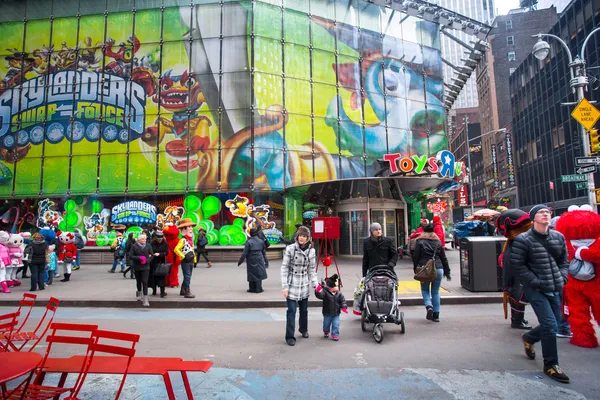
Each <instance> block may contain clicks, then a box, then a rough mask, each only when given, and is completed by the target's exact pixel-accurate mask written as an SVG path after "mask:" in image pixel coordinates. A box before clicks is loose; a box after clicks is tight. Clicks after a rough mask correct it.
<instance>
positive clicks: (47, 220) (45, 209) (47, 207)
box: [36, 199, 63, 230]
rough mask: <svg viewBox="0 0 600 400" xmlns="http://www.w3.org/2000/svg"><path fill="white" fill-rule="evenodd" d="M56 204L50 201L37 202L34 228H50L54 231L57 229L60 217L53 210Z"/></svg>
mask: <svg viewBox="0 0 600 400" xmlns="http://www.w3.org/2000/svg"><path fill="white" fill-rule="evenodd" d="M55 206H56V203H55V202H53V201H52V200H50V199H44V200H40V201H39V202H38V213H37V215H38V218H37V222H36V226H37V227H38V228H40V229H43V228H50V229H53V230H55V229H56V228H57V227H58V224H59V223H60V221H62V219H63V218H62V215H61V213H59V212H58V211H56V210H55V209H54V208H55Z"/></svg>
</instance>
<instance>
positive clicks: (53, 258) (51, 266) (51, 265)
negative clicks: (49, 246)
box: [48, 252, 58, 271]
mask: <svg viewBox="0 0 600 400" xmlns="http://www.w3.org/2000/svg"><path fill="white" fill-rule="evenodd" d="M49 257H50V262H49V263H48V270H49V271H56V262H57V261H58V260H57V257H56V253H55V252H51V253H50V255H49Z"/></svg>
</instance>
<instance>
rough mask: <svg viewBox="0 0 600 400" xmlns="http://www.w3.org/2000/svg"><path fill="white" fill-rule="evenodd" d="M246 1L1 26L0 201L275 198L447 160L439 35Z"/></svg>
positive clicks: (359, 15)
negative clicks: (410, 161)
mask: <svg viewBox="0 0 600 400" xmlns="http://www.w3.org/2000/svg"><path fill="white" fill-rule="evenodd" d="M320 3H322V4H320ZM251 4H252V3H250V2H231V3H227V4H224V5H221V4H207V5H199V6H195V7H181V8H178V7H174V8H165V9H148V10H137V11H136V12H127V13H125V12H121V13H110V12H109V13H107V14H106V15H84V16H81V17H80V18H77V17H67V18H55V19H45V20H32V21H27V22H25V23H24V22H22V21H18V22H7V23H2V24H0V37H2V44H3V46H2V47H3V48H4V49H6V50H4V53H5V54H3V55H1V56H0V60H1V65H0V77H1V79H2V80H1V82H0V175H2V176H0V183H1V184H0V196H2V197H9V196H11V194H12V193H13V191H14V195H16V196H23V197H26V196H39V195H40V194H42V195H43V196H50V195H63V194H65V193H67V192H68V193H70V194H72V195H73V194H87V193H100V194H122V193H129V194H135V193H140V194H142V193H154V192H162V193H170V192H173V193H175V192H181V191H185V190H203V191H212V190H218V189H220V190H227V191H235V190H242V189H243V190H248V189H256V190H282V189H284V188H286V187H291V186H296V185H300V184H306V183H311V182H318V181H325V180H334V179H345V178H355V177H365V176H373V175H374V174H375V172H376V171H377V170H378V163H377V162H376V160H377V159H380V160H381V159H382V158H383V155H385V154H388V153H401V154H405V155H407V156H410V155H414V154H418V155H435V154H437V152H438V151H440V150H443V149H445V148H447V142H446V137H445V132H444V119H445V116H444V109H443V105H442V92H443V81H442V76H441V74H442V73H441V71H442V65H441V64H442V63H441V55H440V51H439V31H438V27H437V25H435V24H430V23H427V22H424V21H419V20H417V19H414V18H407V19H404V18H403V16H402V15H400V14H399V13H397V14H392V13H391V12H390V10H385V9H381V8H379V7H377V6H374V5H370V4H367V3H360V7H359V6H357V4H358V3H356V2H352V4H350V5H348V6H344V7H340V5H338V4H337V3H336V4H335V5H334V4H332V3H330V2H325V0H323V1H322V2H320V1H317V0H313V1H311V7H312V8H311V13H312V16H309V14H308V10H292V9H285V12H283V13H282V11H281V8H280V7H274V6H272V5H269V4H264V3H260V2H257V3H255V4H254V6H253V7H252V6H251ZM318 4H320V6H319V7H317V5H318ZM313 5H314V6H313ZM0 7H1V6H0ZM334 11H335V12H334ZM282 19H283V20H282ZM277 21H279V22H277ZM359 28H360V29H359Z"/></svg>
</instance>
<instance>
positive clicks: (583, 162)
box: [575, 156, 600, 167]
mask: <svg viewBox="0 0 600 400" xmlns="http://www.w3.org/2000/svg"><path fill="white" fill-rule="evenodd" d="M587 165H600V157H598V156H591V157H575V166H576V167H585V166H587Z"/></svg>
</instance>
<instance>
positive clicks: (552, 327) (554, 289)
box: [510, 204, 569, 383]
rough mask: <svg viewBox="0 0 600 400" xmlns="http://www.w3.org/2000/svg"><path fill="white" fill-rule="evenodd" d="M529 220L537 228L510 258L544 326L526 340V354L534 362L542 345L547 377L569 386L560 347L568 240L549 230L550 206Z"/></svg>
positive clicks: (519, 238)
mask: <svg viewBox="0 0 600 400" xmlns="http://www.w3.org/2000/svg"><path fill="white" fill-rule="evenodd" d="M529 217H530V219H531V220H532V221H533V228H531V229H530V230H529V231H527V232H524V233H522V234H520V235H519V236H517V238H516V239H515V240H514V242H513V247H512V252H511V255H510V263H511V266H512V267H513V268H514V270H515V273H516V274H518V275H519V279H520V280H521V282H522V283H523V291H524V292H525V295H526V296H527V300H528V301H529V303H530V304H531V307H532V308H533V311H534V312H535V315H536V316H537V319H538V321H539V323H540V325H539V326H537V327H535V328H533V329H532V330H531V331H529V332H526V333H524V334H523V336H522V340H523V345H524V346H525V354H526V355H527V357H528V358H530V359H532V360H534V359H535V348H534V344H535V343H537V342H542V355H543V357H544V373H545V374H546V375H548V376H549V377H550V378H552V379H554V380H556V381H558V382H561V383H569V377H568V376H567V375H566V374H565V373H564V372H563V371H562V369H561V368H560V367H559V366H558V346H557V343H556V334H557V332H558V328H559V325H560V321H561V319H562V305H561V303H562V302H561V295H562V290H563V287H564V285H565V283H566V282H567V272H568V269H569V259H568V255H567V246H566V242H565V237H564V236H563V235H562V234H561V233H560V232H557V231H555V230H552V229H549V225H550V220H551V218H552V212H551V211H550V209H549V208H548V206H546V205H544V204H539V205H537V206H534V207H533V208H532V209H531V210H530V211H529Z"/></svg>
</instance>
